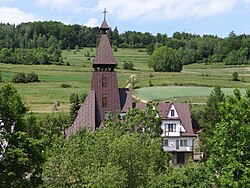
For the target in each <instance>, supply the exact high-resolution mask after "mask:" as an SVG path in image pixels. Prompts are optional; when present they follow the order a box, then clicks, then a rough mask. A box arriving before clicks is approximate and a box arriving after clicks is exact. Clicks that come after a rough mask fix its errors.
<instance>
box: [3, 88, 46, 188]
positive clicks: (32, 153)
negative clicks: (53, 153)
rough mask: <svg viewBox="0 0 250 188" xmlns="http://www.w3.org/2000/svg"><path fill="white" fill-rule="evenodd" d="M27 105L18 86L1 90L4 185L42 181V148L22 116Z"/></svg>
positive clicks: (29, 183) (36, 184)
mask: <svg viewBox="0 0 250 188" xmlns="http://www.w3.org/2000/svg"><path fill="white" fill-rule="evenodd" d="M25 112H26V107H25V105H24V104H23V102H22V100H21V97H20V95H19V94H18V93H17V91H16V90H15V88H14V87H13V86H12V85H10V84H8V85H6V86H4V87H3V88H2V89H1V90H0V120H1V122H2V124H3V126H1V133H0V144H1V146H2V143H3V142H6V143H7V145H6V147H5V148H4V149H2V148H1V150H0V154H1V158H0V181H1V187H37V186H38V185H39V184H41V177H40V175H41V170H42V168H41V167H42V162H43V157H42V147H41V144H40V142H39V141H38V140H36V139H35V138H33V137H31V136H30V135H29V134H28V133H27V132H26V125H25V123H24V121H23V116H24V114H25Z"/></svg>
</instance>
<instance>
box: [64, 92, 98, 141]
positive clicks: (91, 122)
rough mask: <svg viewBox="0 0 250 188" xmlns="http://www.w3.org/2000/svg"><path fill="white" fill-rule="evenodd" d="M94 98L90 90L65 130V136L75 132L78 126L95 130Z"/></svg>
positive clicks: (93, 93)
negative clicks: (71, 122) (70, 124)
mask: <svg viewBox="0 0 250 188" xmlns="http://www.w3.org/2000/svg"><path fill="white" fill-rule="evenodd" d="M95 107H96V100H95V91H94V90H90V92H89V94H88V96H87V97H86V99H85V100H84V102H83V104H82V105H81V108H80V110H79V111H78V114H77V117H76V119H75V121H74V123H73V124H72V126H70V127H69V128H68V129H66V130H65V135H66V137H69V136H70V135H72V134H74V133H76V132H77V131H78V130H79V129H80V128H83V127H85V128H90V129H92V130H95V122H96V120H95V119H96V117H95V115H96V108H95Z"/></svg>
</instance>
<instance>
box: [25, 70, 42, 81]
mask: <svg viewBox="0 0 250 188" xmlns="http://www.w3.org/2000/svg"><path fill="white" fill-rule="evenodd" d="M26 81H27V82H39V79H38V75H37V74H36V73H34V72H31V73H28V74H27V78H26Z"/></svg>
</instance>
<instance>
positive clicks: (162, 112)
mask: <svg viewBox="0 0 250 188" xmlns="http://www.w3.org/2000/svg"><path fill="white" fill-rule="evenodd" d="M170 107H171V103H168V102H160V103H159V105H158V112H159V116H160V117H161V118H167V116H168V112H169V109H170Z"/></svg>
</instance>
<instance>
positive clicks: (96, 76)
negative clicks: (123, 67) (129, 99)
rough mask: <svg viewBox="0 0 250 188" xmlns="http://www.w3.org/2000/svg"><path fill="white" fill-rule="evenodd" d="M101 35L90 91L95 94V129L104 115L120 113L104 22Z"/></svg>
mask: <svg viewBox="0 0 250 188" xmlns="http://www.w3.org/2000/svg"><path fill="white" fill-rule="evenodd" d="M100 30H101V32H102V35H101V40H100V43H99V46H98V48H97V51H96V56H95V59H94V62H93V69H94V70H93V73H92V83H91V90H94V91H95V94H96V96H95V97H96V109H97V110H96V124H97V125H96V127H100V126H102V122H103V121H104V119H105V115H106V114H107V113H109V112H111V113H112V114H115V113H116V112H117V111H120V109H121V107H120V97H119V89H118V83H117V75H116V72H115V68H116V66H117V63H116V61H115V58H114V55H113V52H112V48H111V45H110V42H109V39H108V36H107V31H108V30H109V27H108V24H107V22H106V20H105V18H104V21H103V23H102V25H101V28H100Z"/></svg>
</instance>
